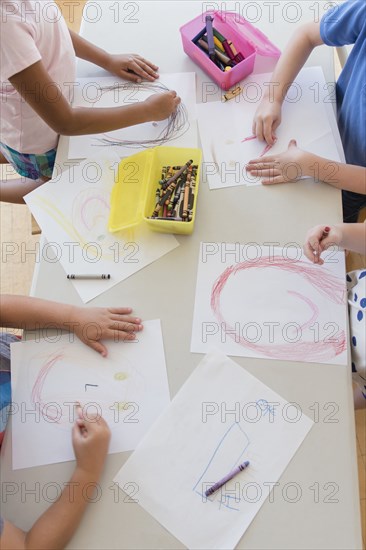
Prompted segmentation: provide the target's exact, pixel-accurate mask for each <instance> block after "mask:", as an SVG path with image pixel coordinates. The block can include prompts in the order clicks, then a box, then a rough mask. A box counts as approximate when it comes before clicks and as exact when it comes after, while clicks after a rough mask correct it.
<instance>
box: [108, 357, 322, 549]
mask: <svg viewBox="0 0 366 550" xmlns="http://www.w3.org/2000/svg"><path fill="white" fill-rule="evenodd" d="M235 410H237V411H238V413H237V415H233V412H232V411H235ZM225 411H230V413H229V414H226V413H225ZM289 418H291V421H289ZM293 418H296V422H294V421H293ZM312 424H313V422H312V421H311V420H310V419H309V418H308V417H307V416H305V415H303V414H302V413H301V411H300V410H299V409H297V408H296V407H295V406H294V405H293V404H291V403H288V402H287V401H286V400H284V399H283V398H282V397H281V396H280V395H278V394H277V393H275V392H274V391H272V390H271V389H270V388H268V387H267V386H266V385H265V384H263V383H262V382H260V381H259V380H257V379H256V378H255V377H254V376H252V375H251V374H249V373H248V372H247V371H245V370H244V369H243V368H241V367H240V366H239V365H237V364H236V363H234V362H233V361H232V360H231V359H228V358H227V357H225V356H224V355H222V354H221V353H218V352H213V353H210V354H209V355H207V356H206V357H204V359H202V361H201V362H200V364H199V365H198V367H197V368H196V369H195V371H194V372H193V374H192V375H191V376H190V377H189V378H188V380H187V382H186V383H185V384H184V385H183V387H182V388H181V390H180V391H179V392H178V394H177V395H176V396H175V397H174V399H173V401H172V402H171V404H170V406H169V407H168V409H167V410H166V411H165V412H164V413H163V414H162V415H161V416H160V418H159V419H158V420H157V421H156V422H155V424H154V425H153V427H152V428H151V430H150V431H149V432H148V433H147V435H146V436H145V437H144V439H143V440H142V441H141V443H140V444H139V446H138V447H137V449H136V450H135V452H134V453H133V454H132V455H131V457H130V458H129V459H128V460H127V462H126V463H125V465H124V466H123V467H122V468H121V470H120V471H119V473H118V474H117V475H116V477H115V479H114V481H115V482H116V483H118V485H119V487H120V488H123V487H126V488H127V487H128V485H127V484H128V483H130V484H131V483H133V484H134V487H136V486H137V487H138V488H139V490H138V493H137V495H136V499H137V501H138V503H139V504H140V505H141V506H142V507H143V508H145V510H147V511H148V512H149V513H150V514H151V515H152V516H153V517H154V518H155V519H156V520H157V521H159V522H160V523H161V524H162V525H163V526H164V527H165V528H166V529H168V531H170V532H171V533H172V534H173V535H174V536H175V537H176V538H177V539H179V540H180V541H181V542H182V543H183V544H184V545H185V546H186V547H187V548H195V549H201V548H202V549H203V548H205V549H206V548H212V549H218V548H225V549H232V548H234V547H235V545H236V544H237V543H238V541H239V539H240V538H241V537H242V535H243V534H244V533H245V531H246V529H247V528H248V527H249V525H250V523H251V522H252V520H253V519H254V517H255V516H256V514H257V513H258V511H259V510H260V508H261V506H262V504H263V503H264V501H265V500H266V498H267V496H268V494H269V492H270V488H271V487H273V484H274V483H276V482H277V481H278V480H279V478H280V476H281V475H282V473H283V471H284V470H285V468H286V467H287V465H288V463H289V462H290V460H291V459H292V457H293V456H294V454H295V453H296V451H297V449H298V448H299V446H300V445H301V443H302V442H303V440H304V438H305V437H306V435H307V433H308V432H309V430H310V429H311V426H312ZM245 460H248V461H249V462H250V465H249V466H248V468H246V469H245V470H244V471H243V472H241V473H240V474H238V475H237V476H236V477H235V478H233V479H232V480H231V481H229V482H228V483H227V484H226V485H225V486H223V487H222V488H221V489H220V490H218V491H217V492H215V493H214V494H213V495H212V496H210V497H209V498H206V497H205V495H204V493H205V491H206V490H207V489H208V488H209V487H210V486H211V485H213V483H215V482H216V481H218V480H220V479H222V478H223V477H224V476H225V475H226V474H227V473H229V472H230V471H231V470H232V469H233V468H235V467H236V466H238V465H239V464H241V463H242V462H244V461H245Z"/></svg>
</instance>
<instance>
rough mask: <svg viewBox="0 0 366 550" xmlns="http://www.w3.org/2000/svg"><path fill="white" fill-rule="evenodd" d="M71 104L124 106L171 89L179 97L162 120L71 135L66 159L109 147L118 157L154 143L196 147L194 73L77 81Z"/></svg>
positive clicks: (86, 156)
mask: <svg viewBox="0 0 366 550" xmlns="http://www.w3.org/2000/svg"><path fill="white" fill-rule="evenodd" d="M78 83H79V87H78V88H77V89H76V93H75V98H74V105H77V106H80V107H89V108H108V107H118V106H128V105H131V104H134V103H137V102H141V101H144V100H146V99H147V98H148V97H149V96H151V95H152V94H156V93H158V94H161V93H164V92H166V91H168V90H175V91H176V92H177V94H178V95H179V96H180V97H181V100H182V101H181V103H180V104H179V106H178V108H177V110H176V112H175V113H173V114H172V115H171V116H170V117H169V118H168V119H166V120H162V121H153V122H145V123H143V124H137V125H135V126H129V127H127V128H121V129H119V130H115V131H113V132H107V133H104V134H90V135H85V136H72V137H71V138H70V140H69V155H68V156H69V158H70V159H74V158H78V159H79V158H93V157H95V155H96V154H98V152H103V151H104V152H105V151H106V150H108V149H110V148H113V150H114V151H115V153H116V154H117V155H119V156H120V157H125V156H129V155H131V154H132V153H136V152H138V151H142V150H144V149H146V148H150V147H156V146H158V145H171V146H173V147H197V123H196V83H195V74H194V73H181V74H180V73H179V74H178V73H177V74H174V73H173V74H165V75H161V76H160V78H159V81H156V82H141V83H133V82H125V81H122V80H117V79H116V78H111V77H101V78H99V79H98V83H96V82H94V81H93V80H92V79H86V78H82V79H80V80H79V81H78Z"/></svg>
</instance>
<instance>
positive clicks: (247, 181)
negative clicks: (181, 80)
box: [197, 67, 344, 189]
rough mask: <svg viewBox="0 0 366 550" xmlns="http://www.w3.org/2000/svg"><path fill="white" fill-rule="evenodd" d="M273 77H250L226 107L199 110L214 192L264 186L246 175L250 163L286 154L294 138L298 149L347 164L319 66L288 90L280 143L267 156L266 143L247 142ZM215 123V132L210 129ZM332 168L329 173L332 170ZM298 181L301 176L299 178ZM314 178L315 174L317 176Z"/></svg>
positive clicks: (210, 105)
mask: <svg viewBox="0 0 366 550" xmlns="http://www.w3.org/2000/svg"><path fill="white" fill-rule="evenodd" d="M270 77H271V75H270V74H263V75H258V74H256V75H252V76H251V77H250V78H249V79H247V80H245V81H244V82H243V83H242V87H243V91H242V93H241V94H240V95H239V96H237V97H236V98H235V99H232V100H229V101H227V102H219V101H216V102H208V103H201V104H199V105H198V107H197V108H198V125H199V131H200V136H201V142H202V146H203V152H204V158H205V162H206V163H209V164H208V165H207V168H206V172H207V175H208V181H209V186H210V188H211V189H213V188H220V187H232V186H235V185H260V178H258V177H254V176H251V175H250V174H248V173H247V172H246V170H245V166H246V164H247V163H248V162H249V161H250V160H252V159H255V158H258V157H260V156H262V155H264V157H265V156H270V155H272V154H277V153H281V152H283V151H285V150H286V149H287V147H288V144H289V141H290V140H291V139H296V140H297V144H298V147H299V148H301V149H305V150H307V151H310V152H312V153H314V154H317V155H319V156H323V157H325V158H328V159H329V160H334V161H342V160H344V155H343V150H342V145H341V141H340V137H339V132H338V128H337V127H336V125H334V124H331V117H333V119H334V114H332V103H331V101H332V100H333V101H334V100H335V98H333V97H332V94H330V93H329V91H328V87H327V85H326V83H325V79H324V75H323V72H322V70H321V68H320V67H311V68H305V69H303V70H302V71H301V72H300V74H299V75H298V77H297V78H296V80H295V82H294V84H293V85H292V87H291V88H290V90H289V92H288V94H287V99H286V100H285V102H284V104H283V108H282V122H281V125H280V126H279V127H278V129H277V131H276V135H277V142H276V144H275V145H274V146H273V147H272V148H271V149H270V150H269V151H267V152H266V153H265V148H266V143H265V142H261V141H259V140H258V139H247V140H246V141H243V140H245V138H249V137H250V136H252V135H253V132H252V122H253V118H254V115H255V112H256V110H257V108H258V106H259V102H260V100H261V98H262V97H263V93H264V92H265V91H267V92H268V89H269V82H270ZM212 121H215V123H214V130H213V126H212ZM332 122H333V121H332ZM330 169H331V168H330ZM298 176H299V177H302V174H301V173H300V172H299V173H298ZM314 177H315V178H316V172H314Z"/></svg>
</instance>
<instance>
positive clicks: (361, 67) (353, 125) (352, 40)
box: [320, 0, 366, 166]
mask: <svg viewBox="0 0 366 550" xmlns="http://www.w3.org/2000/svg"><path fill="white" fill-rule="evenodd" d="M320 35H321V38H322V40H323V42H324V43H325V44H327V45H328V46H344V45H346V44H354V46H353V49H352V51H351V53H350V55H349V57H348V59H347V62H346V64H345V66H344V69H343V71H342V73H341V75H340V77H339V79H338V82H337V88H336V90H337V114H338V127H339V131H340V134H341V138H342V143H343V148H344V153H345V156H346V161H347V163H348V164H357V165H359V166H366V1H365V0H348V1H347V2H344V3H343V4H340V5H339V6H335V7H334V8H333V9H331V10H329V11H328V12H327V13H326V15H325V16H324V17H323V18H322V20H321V22H320Z"/></svg>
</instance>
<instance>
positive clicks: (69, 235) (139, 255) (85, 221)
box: [25, 160, 179, 302]
mask: <svg viewBox="0 0 366 550" xmlns="http://www.w3.org/2000/svg"><path fill="white" fill-rule="evenodd" d="M117 167H118V162H117V163H111V162H110V161H108V162H107V161H99V162H95V161H92V160H89V161H85V162H83V163H82V164H80V166H74V167H73V168H71V169H70V170H68V171H66V172H64V173H63V174H62V175H61V177H60V178H57V179H55V180H51V181H49V182H47V183H45V184H43V185H42V186H40V187H39V188H38V189H36V190H35V191H32V193H30V194H29V195H27V196H26V197H25V201H26V203H27V204H28V206H29V208H30V209H31V211H32V214H33V216H34V217H35V218H36V220H37V223H38V224H39V225H40V227H41V229H42V232H43V233H44V235H45V236H46V238H47V240H48V245H47V250H44V251H43V255H44V256H47V257H44V259H45V260H46V261H55V260H54V259H53V257H56V258H57V259H58V260H59V261H60V263H61V265H62V267H63V268H64V270H65V272H66V274H90V275H100V274H110V275H111V278H110V279H109V280H78V281H77V280H75V281H70V285H74V286H75V289H76V290H77V292H78V293H79V295H80V297H81V299H82V300H83V301H84V302H88V301H89V300H92V299H93V298H95V297H96V296H98V295H99V294H101V293H103V292H105V291H106V290H108V289H109V288H111V287H112V286H114V285H115V284H117V283H119V282H120V281H123V280H124V279H126V278H127V277H129V276H130V275H133V274H134V273H136V272H137V271H139V270H140V269H142V268H144V267H145V266H147V265H149V264H150V263H152V262H154V261H155V260H157V259H159V258H161V257H162V256H164V255H165V254H167V253H168V252H170V251H171V250H173V249H174V248H176V247H177V246H178V245H179V243H178V241H177V240H176V239H175V237H173V235H164V234H161V233H156V232H153V231H151V230H150V229H149V228H148V227H145V226H144V225H143V224H140V225H139V226H137V227H135V228H132V229H130V230H126V231H123V232H119V233H110V232H109V231H108V218H109V210H110V193H111V190H112V187H113V184H114V176H115V170H116V169H117ZM50 250H51V251H53V252H54V256H52V258H51V257H48V256H51V254H50ZM66 274H65V277H66Z"/></svg>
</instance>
